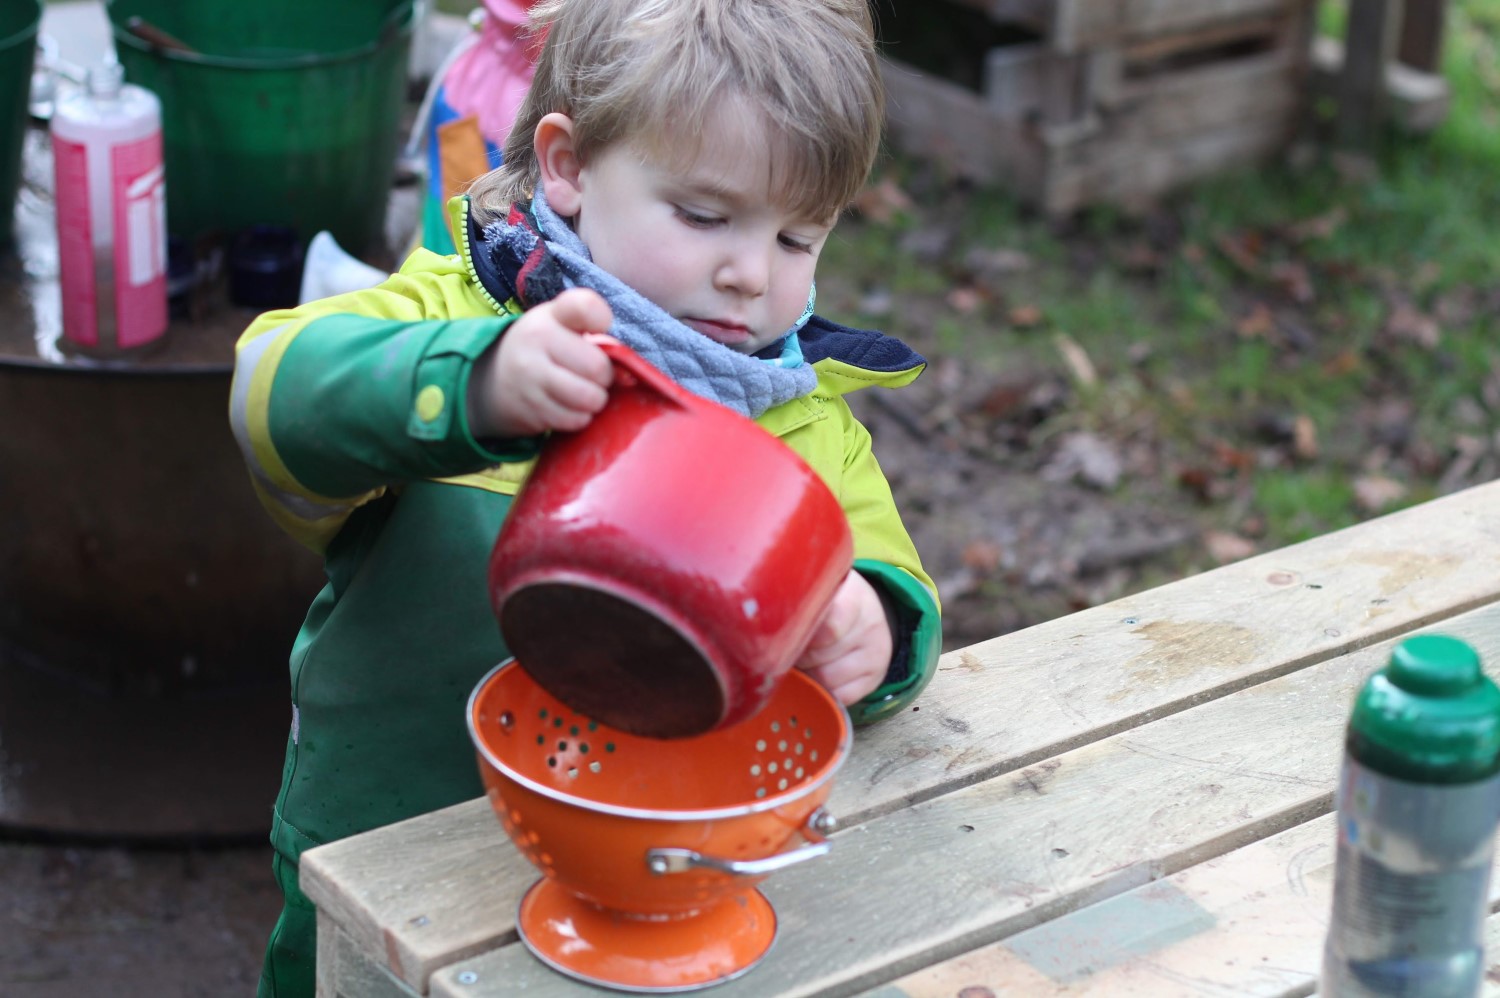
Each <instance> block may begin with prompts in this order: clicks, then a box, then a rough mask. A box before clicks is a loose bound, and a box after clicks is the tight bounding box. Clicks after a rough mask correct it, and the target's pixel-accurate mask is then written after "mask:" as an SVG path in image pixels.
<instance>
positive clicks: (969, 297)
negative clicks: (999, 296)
mask: <svg viewBox="0 0 1500 998" xmlns="http://www.w3.org/2000/svg"><path fill="white" fill-rule="evenodd" d="M982 304H984V296H983V295H981V294H980V293H979V292H978V291H976V290H974V289H973V288H971V287H967V286H960V287H956V288H954V289H953V290H951V291H949V292H948V307H949V308H951V309H953V311H955V312H957V313H959V314H960V315H973V314H974V313H975V312H976V311H978V309H979V306H980V305H982Z"/></svg>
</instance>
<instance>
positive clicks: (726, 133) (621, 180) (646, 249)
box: [547, 113, 832, 353]
mask: <svg viewBox="0 0 1500 998" xmlns="http://www.w3.org/2000/svg"><path fill="white" fill-rule="evenodd" d="M766 134H767V130H766V129H765V128H764V126H763V125H762V124H761V122H760V121H759V120H758V119H754V120H753V121H752V123H751V124H750V126H749V127H746V123H745V119H744V118H742V117H736V116H735V115H734V114H733V113H730V114H724V115H719V116H716V117H715V118H714V120H713V121H712V122H711V123H710V124H709V126H708V127H707V129H706V130H705V132H704V134H703V135H702V136H701V142H700V144H699V150H700V151H699V154H698V156H697V157H696V158H695V159H694V160H693V161H692V162H691V163H689V164H687V165H686V166H678V165H675V164H671V163H666V162H662V161H660V158H659V157H651V156H648V155H647V154H644V153H642V152H641V151H640V150H639V149H638V148H636V147H635V146H633V145H631V144H629V143H617V144H615V145H613V146H611V147H609V148H607V149H605V150H603V151H602V152H600V153H599V154H597V155H596V156H594V157H593V158H592V159H591V161H590V162H589V163H588V164H587V165H586V166H582V167H581V168H579V169H578V171H577V174H576V182H574V184H573V188H574V189H573V190H572V191H571V192H569V193H571V195H572V197H573V198H574V199H575V200H574V202H573V203H572V204H571V205H569V207H570V208H571V209H572V210H570V211H566V212H563V213H564V214H570V215H571V216H572V217H573V222H574V225H575V227H576V229H577V232H578V235H579V238H581V239H582V240H583V243H584V245H585V246H587V247H588V248H589V253H590V254H591V255H592V256H593V258H594V262H595V263H597V264H598V265H599V266H600V267H603V268H604V269H605V270H606V271H608V272H609V273H611V274H613V275H614V276H615V277H618V278H619V279H620V280H622V281H624V282H625V283H626V284H628V285H630V286H631V287H633V288H634V289H635V290H636V291H639V292H640V293H641V294H642V295H644V296H645V297H646V298H648V299H650V300H651V301H652V302H654V303H655V304H656V305H658V306H660V307H661V308H663V309H665V310H666V311H667V312H668V313H670V314H671V315H672V316H674V317H675V318H677V319H679V320H680V321H682V322H683V323H685V324H686V325H688V326H690V327H691V328H693V329H696V330H697V331H698V332H700V333H703V334H704V335H705V336H708V337H710V338H711V339H714V340H717V341H718V342H720V343H722V344H724V345H725V346H728V347H732V348H733V349H735V350H739V351H742V352H744V353H751V352H753V351H755V350H759V349H760V348H761V347H763V346H765V345H766V344H768V343H771V342H773V341H774V340H775V339H776V338H777V337H779V336H780V335H781V334H782V333H784V332H786V331H787V330H788V329H789V328H791V326H792V324H793V323H795V322H796V321H797V319H798V318H800V317H801V315H802V312H803V310H804V309H805V308H806V306H807V296H808V293H809V291H810V290H811V288H812V282H813V271H814V270H815V268H816V266H817V262H818V254H819V253H820V252H821V251H822V249H823V243H824V241H825V240H826V239H827V237H828V232H829V229H830V228H832V222H831V220H829V219H811V218H804V217H798V216H796V215H795V214H793V213H792V212H791V211H789V210H788V209H786V208H784V207H782V206H780V205H778V204H776V203H774V202H773V200H772V197H771V180H772V173H771V170H772V158H771V157H772V146H773V143H771V142H769V141H767V138H766ZM547 193H548V200H549V201H554V200H555V199H554V198H553V197H552V188H551V187H549V188H548V189H547ZM558 210H559V211H562V210H563V209H562V208H558Z"/></svg>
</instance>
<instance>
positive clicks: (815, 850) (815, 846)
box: [646, 807, 838, 877]
mask: <svg viewBox="0 0 1500 998" xmlns="http://www.w3.org/2000/svg"><path fill="white" fill-rule="evenodd" d="M837 827H838V821H837V820H836V819H835V818H834V816H833V815H831V814H829V813H828V812H827V811H825V810H823V809H822V808H821V807H820V808H818V809H817V810H816V811H814V812H813V813H812V814H811V815H809V816H808V818H807V822H806V823H805V824H804V825H803V826H802V837H803V838H804V839H806V840H807V845H805V846H799V847H797V848H796V849H791V850H788V851H787V852H781V853H777V854H776V855H775V856H767V857H766V858H765V859H720V858H719V857H717V856H705V855H703V853H701V852H697V851H695V850H692V849H671V848H663V849H648V850H647V851H646V867H647V869H649V870H650V871H651V872H652V873H654V874H656V875H657V876H663V875H665V874H668V873H686V872H687V871H689V870H692V869H695V868H702V869H709V870H718V871H719V872H720V873H732V874H734V875H735V876H740V877H763V876H765V875H766V874H768V873H775V872H776V871H777V870H780V869H784V868H786V867H788V866H792V865H794V864H796V863H801V862H803V861H804V860H809V859H813V858H815V857H817V856H821V855H823V854H824V853H826V852H827V851H828V850H829V849H831V848H833V844H832V843H831V842H829V841H828V839H827V838H825V836H826V835H828V834H830V833H831V832H832V831H833V830H834V829H835V828H837Z"/></svg>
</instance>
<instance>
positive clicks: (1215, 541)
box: [1203, 530, 1255, 565]
mask: <svg viewBox="0 0 1500 998" xmlns="http://www.w3.org/2000/svg"><path fill="white" fill-rule="evenodd" d="M1203 546H1204V547H1206V548H1207V549H1208V555H1209V557H1210V558H1212V559H1213V560H1214V561H1216V562H1218V563H1219V564H1220V565H1223V564H1226V563H1228V562H1231V561H1239V560H1241V559H1243V558H1248V557H1250V556H1251V555H1252V554H1254V553H1255V542H1254V541H1252V540H1250V539H1249V538H1248V537H1241V536H1240V535H1239V534H1231V533H1229V532H1228V531H1227V530H1210V531H1208V532H1207V533H1205V534H1204V535H1203Z"/></svg>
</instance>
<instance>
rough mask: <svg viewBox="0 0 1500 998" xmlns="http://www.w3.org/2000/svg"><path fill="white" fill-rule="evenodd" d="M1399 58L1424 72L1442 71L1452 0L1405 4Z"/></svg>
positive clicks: (1405, 63) (1426, 0) (1398, 46)
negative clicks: (1449, 9) (1444, 44)
mask: <svg viewBox="0 0 1500 998" xmlns="http://www.w3.org/2000/svg"><path fill="white" fill-rule="evenodd" d="M1402 7H1403V8H1404V9H1403V10H1402V14H1401V30H1400V32H1399V34H1400V40H1399V41H1398V42H1397V43H1396V58H1397V59H1399V60H1400V62H1401V64H1402V65H1404V66H1408V67H1410V68H1411V69H1415V70H1417V71H1418V72H1421V73H1441V72H1442V68H1443V35H1444V33H1445V28H1446V27H1447V21H1448V0H1410V2H1408V3H1405V4H1403V5H1402Z"/></svg>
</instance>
